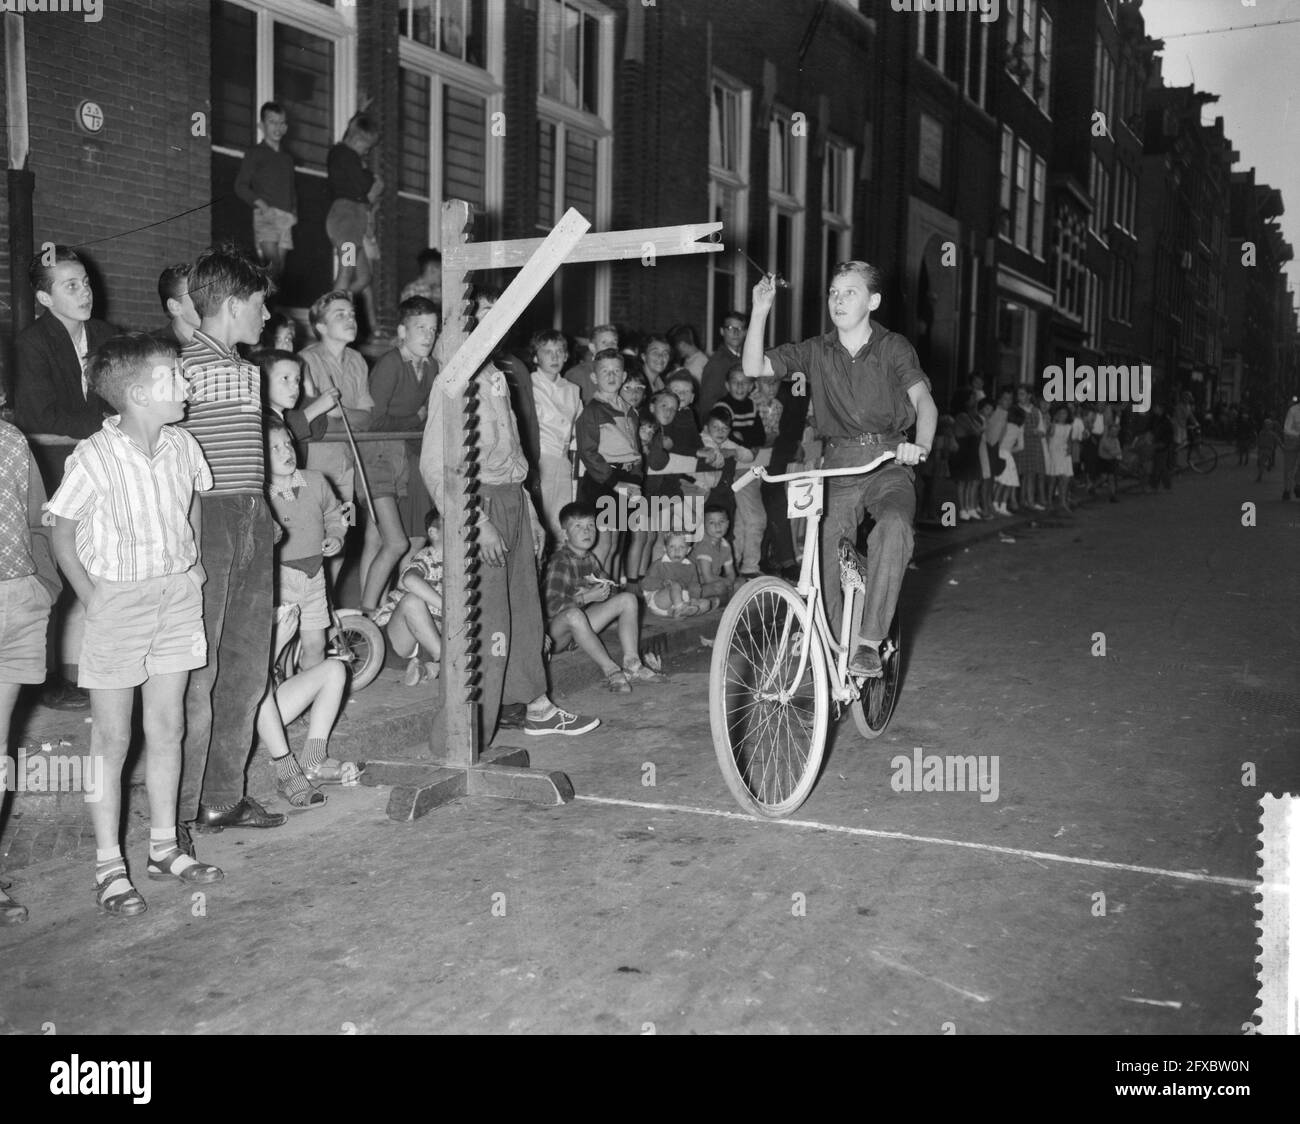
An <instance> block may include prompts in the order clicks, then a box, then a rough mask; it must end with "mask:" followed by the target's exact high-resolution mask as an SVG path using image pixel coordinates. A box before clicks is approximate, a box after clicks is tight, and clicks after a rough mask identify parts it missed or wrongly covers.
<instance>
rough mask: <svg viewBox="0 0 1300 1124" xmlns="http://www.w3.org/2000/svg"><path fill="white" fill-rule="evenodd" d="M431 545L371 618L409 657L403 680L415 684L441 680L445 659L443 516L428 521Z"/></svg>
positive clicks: (433, 514)
mask: <svg viewBox="0 0 1300 1124" xmlns="http://www.w3.org/2000/svg"><path fill="white" fill-rule="evenodd" d="M424 530H425V534H426V535H428V538H429V545H428V546H426V547H424V548H423V549H422V550H421V551H420V552H419V553H418V554H416V556H415V557H414V558H412V559H411V562H410V564H409V565H408V566H407V567H406V568H405V569H404V570H403V571H402V576H401V577H400V578H398V580H397V586H396V587H395V588H394V589H391V590H389V592H388V595H387V596H386V597H385V598H384V600H383V601H382V602H381V603H380V605H379V608H378V609H377V610H375V615H374V616H373V617H371V618H370V619H371V620H372V621H374V623H375V624H377V625H379V627H380V628H382V629H383V630H384V633H385V635H386V636H387V637H388V642H389V644H391V645H392V646H393V651H394V652H395V653H397V655H398V656H400V657H401V658H402V659H404V660H406V661H407V663H406V675H405V677H404V678H403V680H402V682H403V683H405V684H406V686H408V687H415V686H417V685H418V684H420V683H426V682H428V681H429V680H431V679H437V678H438V673H439V671H440V670H441V667H440V661H441V660H442V516H440V515H439V514H438V513H437V512H436V511H434V510H430V511H429V514H428V515H427V516H425V520H424Z"/></svg>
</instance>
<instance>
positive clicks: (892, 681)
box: [849, 612, 903, 738]
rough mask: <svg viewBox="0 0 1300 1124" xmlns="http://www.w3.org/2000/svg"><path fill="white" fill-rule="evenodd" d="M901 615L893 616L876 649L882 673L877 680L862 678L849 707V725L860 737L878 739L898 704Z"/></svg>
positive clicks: (901, 640)
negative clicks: (878, 649)
mask: <svg viewBox="0 0 1300 1124" xmlns="http://www.w3.org/2000/svg"><path fill="white" fill-rule="evenodd" d="M901 616H902V614H901V613H899V612H895V613H894V622H893V624H891V625H890V626H889V636H888V637H887V638H886V639H885V642H884V643H883V644H881V646H880V664H881V667H882V668H883V669H884V674H883V675H882V676H881V677H880V678H879V679H865V680H863V682H862V693H861V694H860V695H858V697H857V699H856V700H855V701H854V702H853V703H851V704H850V706H849V710H850V711H852V713H853V723H854V725H856V726H857V728H858V733H859V734H861V735H862V736H863V737H864V738H878V737H880V735H881V734H883V733H884V732H885V727H886V726H888V725H889V719H890V717H891V716H892V715H893V713H894V703H896V702H897V701H898V683H899V679H900V678H901V672H902V666H903V630H902V624H901V620H900V618H901Z"/></svg>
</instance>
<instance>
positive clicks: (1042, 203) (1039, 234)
mask: <svg viewBox="0 0 1300 1124" xmlns="http://www.w3.org/2000/svg"><path fill="white" fill-rule="evenodd" d="M1031 200H1032V203H1033V208H1034V218H1033V230H1032V233H1031V236H1030V237H1031V239H1032V241H1031V244H1030V247H1029V249H1030V252H1031V253H1032V254H1033V255H1034V257H1036V258H1041V257H1042V256H1043V225H1044V220H1045V217H1046V216H1045V214H1044V209H1045V207H1046V205H1047V162H1046V161H1045V160H1044V159H1043V158H1042V157H1041V156H1035V157H1034V182H1033V189H1032V192H1031Z"/></svg>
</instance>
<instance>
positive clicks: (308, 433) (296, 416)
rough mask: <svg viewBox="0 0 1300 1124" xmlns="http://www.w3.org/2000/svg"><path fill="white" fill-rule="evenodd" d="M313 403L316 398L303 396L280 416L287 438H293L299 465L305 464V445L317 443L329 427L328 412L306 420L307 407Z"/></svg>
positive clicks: (307, 395) (308, 395)
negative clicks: (297, 403) (295, 404)
mask: <svg viewBox="0 0 1300 1124" xmlns="http://www.w3.org/2000/svg"><path fill="white" fill-rule="evenodd" d="M315 401H316V398H314V397H312V396H311V395H310V394H304V395H303V396H302V400H301V402H300V404H299V405H297V406H295V407H294V408H293V409H292V410H285V411H284V412H283V413H281V415H280V417H281V419H282V420H283V421H284V424H285V427H286V428H287V429H288V430H289V436H290V437H292V438H293V448H294V452H296V453H297V454H298V463H299V464H306V463H307V443H308V442H309V441H319V440H320V439H321V438H322V437H324V436H325V434H326V432H328V430H329V427H330V419H329V411H328V410H326V411H325V413H323V414H317V415H316V416H315V417H314V418H312V419H311V421H308V420H307V407H308V406H310V405H311V404H312V403H313V402H315ZM267 409H268V410H270V409H271V407H270V406H268V407H267ZM272 412H274V411H272Z"/></svg>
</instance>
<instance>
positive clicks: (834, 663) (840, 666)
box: [732, 450, 894, 704]
mask: <svg viewBox="0 0 1300 1124" xmlns="http://www.w3.org/2000/svg"><path fill="white" fill-rule="evenodd" d="M893 459H894V453H893V450H886V451H885V452H884V453H882V454H881V455H880V456H878V457H877V458H876V459H875V460H873V461H870V462H869V463H867V464H864V465H857V466H854V467H852V468H819V469H810V470H808V471H804V472H786V473H778V474H775V475H773V474H770V473H768V472H767V471H766V470H765V469H764V468H763V467H762V466H761V465H756V466H754V467H753V468H751V469H750V470H749V472H747V473H746V474H745V475H744V476H742V477H741V478H740V479H739V480H737V481H736V482H735V484H733V485H732V490H733V491H737V492H738V491H740V489H741V488H743V487H745V486H746V485H748V484H750V483H751V482H752V481H754V480H765V481H767V482H768V483H769V484H781V483H785V482H788V481H793V480H825V479H826V478H827V477H830V476H865V475H866V474H867V473H868V472H871V471H873V470H874V469H877V468H879V467H880V466H881V465H882V464H884V463H885V462H886V461H889V460H893ZM823 500H824V493H823ZM805 518H806V519H807V521H808V527H807V529H806V531H805V534H804V544H803V561H802V565H801V567H800V570H799V582H798V584H797V585H796V587H795V589H796V591H797V592H798V594H799V596H800V597H801V598H803V600H804V604H805V608H806V609H807V612H808V619H809V620H810V621H811V622H812V629H811V630H805V632H804V636H803V638H802V640H801V642H800V646H799V664H798V667H797V668H796V670H795V673H794V676H793V678H791V679H790V680H789V683H788V685H787V686H783V687H782V688H781V689H780V690H779V692H778V693H779V694H780V696H781V698H782V701H787V700H788V699H789V698H790V696H792V695H793V694H794V691H795V688H796V687H798V685H799V684H800V683H801V682H803V674H804V671H805V670H807V667H808V655H809V652H810V651H811V648H812V642H813V637H812V633H816V634H817V640H818V643H819V644H821V646H822V656H823V657H824V658H825V660H826V666H827V668H828V669H829V668H833V669H834V672H835V676H834V681H833V682H832V684H831V697H832V698H833V699H834V700H835V701H836V702H837V703H840V704H844V703H850V702H853V701H854V700H855V699H856V698H857V697H858V695H859V694H860V693H861V692H860V690H859V689H858V687H857V686H856V685H855V684H854V682H853V680H852V679H851V678H850V677H849V674H848V671H849V658H850V655H851V654H852V647H853V646H852V644H851V643H850V642H849V641H850V633H849V629H850V627H851V626H852V625H853V617H854V615H855V613H856V611H857V609H858V607H859V606H860V605H861V604H862V602H863V601H864V600H865V595H864V597H863V598H861V599H860V598H858V597H856V596H850V595H849V593H848V591H846V592H845V597H844V607H843V610H842V613H841V620H840V631H839V638H840V639H839V642H837V641H836V640H835V638H834V637H833V636H832V635H831V629H830V622H829V621H828V620H827V618H826V610H825V608H824V607H823V604H822V598H821V592H822V579H821V521H822V513H821V511H820V510H816V511H813V512H811V513H810V514H808V515H807V516H805ZM791 623H792V622H791V620H790V618H788V617H787V619H786V622H785V626H784V628H783V629H782V632H781V640H780V648H779V650H782V651H783V650H785V648H786V645H787V644H789V642H790V628H791ZM775 686H776V685H775V684H774V683H764V684H762V685H761V688H760V692H759V693H767V692H771V691H772V690H773V689H774V688H775Z"/></svg>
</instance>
